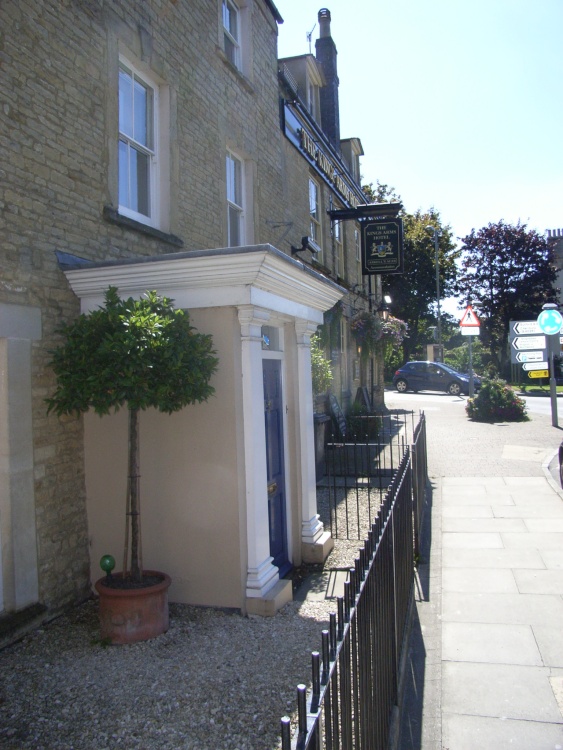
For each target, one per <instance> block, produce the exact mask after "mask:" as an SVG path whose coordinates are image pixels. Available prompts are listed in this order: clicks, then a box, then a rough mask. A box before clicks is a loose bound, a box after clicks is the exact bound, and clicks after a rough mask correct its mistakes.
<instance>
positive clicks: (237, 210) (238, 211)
mask: <svg viewBox="0 0 563 750" xmlns="http://www.w3.org/2000/svg"><path fill="white" fill-rule="evenodd" d="M237 166H238V167H239V177H240V184H239V186H238V187H239V190H240V195H239V196H237V195H236V188H237V185H236V168H237ZM233 168H234V172H233ZM225 177H226V188H227V189H226V194H227V247H240V246H241V245H244V244H245V242H246V231H245V229H246V226H245V225H246V211H245V200H246V195H245V186H246V180H245V167H244V161H243V160H242V159H241V158H240V157H239V156H237V154H235V153H234V152H233V151H230V150H227V154H226V159H225ZM233 177H234V181H233ZM233 188H234V191H233ZM232 215H236V216H237V218H238V233H239V237H238V241H236V242H235V238H233V237H232V235H231V216H232Z"/></svg>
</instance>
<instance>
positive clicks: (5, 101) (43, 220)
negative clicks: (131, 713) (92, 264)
mask: <svg viewBox="0 0 563 750" xmlns="http://www.w3.org/2000/svg"><path fill="white" fill-rule="evenodd" d="M244 5H245V7H244V12H245V14H246V20H247V24H248V26H247V28H248V42H249V45H248V46H249V49H250V56H249V57H248V58H245V59H246V62H247V64H246V68H245V69H244V72H243V73H240V72H239V71H237V70H236V69H235V68H234V67H233V66H232V65H231V64H230V63H229V62H228V60H227V58H226V57H225V55H224V53H223V51H222V48H221V44H222V38H223V31H222V26H221V3H220V2H219V0H191V1H190V3H176V2H173V0H147V1H146V2H142V3H131V2H128V1H126V0H99V1H97V2H96V1H94V0H91V1H90V0H87V1H84V2H75V1H74V0H56V1H55V0H44V1H41V0H4V2H2V3H1V4H0V29H1V31H0V48H1V50H2V52H1V55H2V58H1V70H2V83H1V84H0V85H1V89H2V107H1V109H0V146H1V148H2V152H3V159H2V164H1V165H0V177H1V180H0V201H1V203H0V205H1V207H2V214H1V219H0V221H1V224H0V229H1V233H2V235H1V236H2V243H1V246H0V247H1V250H0V252H1V255H2V258H1V261H2V262H1V268H0V303H4V304H7V305H17V306H23V307H24V308H25V307H30V308H39V309H40V310H41V339H40V340H38V341H34V342H33V349H32V394H31V400H32V414H33V436H32V439H33V459H34V476H35V509H36V536H37V547H38V574H39V599H40V601H41V602H42V603H44V604H45V605H46V606H47V607H48V609H49V611H50V612H54V611H56V610H57V609H58V608H60V607H62V606H64V605H66V604H68V603H70V602H73V601H77V600H80V599H81V598H83V597H84V596H85V595H87V593H88V551H87V548H88V538H87V533H88V532H87V522H86V513H85V489H84V473H83V462H84V457H83V427H82V420H81V419H80V418H75V417H65V418H60V419H59V418H58V417H56V416H55V415H53V414H51V415H47V413H46V409H45V403H44V399H45V397H46V396H47V395H49V394H50V393H51V392H52V389H53V386H54V381H53V376H52V373H51V371H50V369H49V367H48V360H49V350H50V349H51V348H52V347H53V346H54V345H55V344H57V343H58V341H59V340H60V339H59V337H58V334H57V327H58V326H59V324H60V323H62V322H64V321H68V320H70V319H72V318H73V317H74V316H75V315H76V314H77V313H78V311H79V306H78V301H77V299H76V297H75V296H74V294H73V293H72V292H71V291H70V288H69V286H68V284H67V282H66V279H65V276H64V274H63V273H62V271H61V269H60V268H59V265H58V263H57V258H56V255H55V252H56V251H60V252H65V253H71V254H74V255H77V256H80V257H82V258H85V259H88V260H94V261H101V260H106V259H121V258H126V257H137V256H153V255H159V254H162V253H170V252H175V251H178V250H191V249H199V248H208V247H224V246H225V245H226V244H227V225H226V193H225V152H226V149H227V147H229V148H231V149H233V150H235V151H236V152H237V153H238V154H239V155H240V156H241V157H242V158H243V159H245V160H246V166H247V169H248V171H249V173H250V175H251V176H252V177H253V181H254V190H253V194H254V201H253V203H252V205H250V206H248V209H249V214H250V215H251V216H252V223H251V226H250V227H249V234H250V235H251V237H249V238H248V239H249V241H251V242H271V243H273V244H275V243H276V240H277V239H278V238H279V236H278V233H277V232H278V230H277V229H274V228H273V227H274V225H275V224H276V223H277V221H278V219H279V217H280V205H281V204H282V203H283V189H282V180H281V172H282V169H283V167H284V164H283V158H282V150H281V133H280V128H279V110H278V85H277V65H276V43H277V25H276V23H275V20H274V18H273V17H272V14H271V11H270V10H268V8H267V6H266V4H265V3H263V1H262V0H248V3H245V4H244ZM120 52H125V53H126V54H128V55H130V56H132V57H133V58H134V59H135V60H136V61H137V62H138V64H139V65H140V66H141V67H143V69H146V70H148V71H150V72H151V74H153V75H154V76H156V77H157V79H158V81H159V82H160V83H161V87H162V91H163V94H165V95H166V98H167V99H168V101H169V111H170V126H169V144H168V149H169V150H168V153H167V158H168V159H169V162H170V169H169V177H168V180H167V186H166V189H167V190H168V191H169V196H170V200H169V202H168V203H167V206H166V207H165V208H166V211H165V218H164V220H163V222H162V226H161V227H159V229H161V230H162V233H161V234H159V233H154V232H153V233H150V232H147V231H144V230H143V229H142V227H132V226H131V225H124V224H120V223H115V221H111V220H109V219H111V218H112V216H113V218H115V209H117V125H118V120H117V117H118V106H117V73H118V58H119V53H120ZM8 439H9V436H8ZM0 512H1V511H0ZM4 515H6V513H5V514H4Z"/></svg>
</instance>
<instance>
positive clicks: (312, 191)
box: [309, 178, 322, 247]
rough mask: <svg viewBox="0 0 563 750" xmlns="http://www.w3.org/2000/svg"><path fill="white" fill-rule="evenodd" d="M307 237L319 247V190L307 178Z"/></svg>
mask: <svg viewBox="0 0 563 750" xmlns="http://www.w3.org/2000/svg"><path fill="white" fill-rule="evenodd" d="M309 215H310V229H309V235H310V237H311V239H312V240H314V241H315V242H316V243H317V245H319V246H321V247H322V245H321V190H320V187H319V184H318V182H316V181H315V180H313V179H312V178H309Z"/></svg>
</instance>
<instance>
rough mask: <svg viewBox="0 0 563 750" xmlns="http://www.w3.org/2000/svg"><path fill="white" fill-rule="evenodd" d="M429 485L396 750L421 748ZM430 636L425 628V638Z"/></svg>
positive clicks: (428, 547) (429, 508)
mask: <svg viewBox="0 0 563 750" xmlns="http://www.w3.org/2000/svg"><path fill="white" fill-rule="evenodd" d="M431 511H432V486H431V485H430V483H429V484H428V486H427V490H426V504H425V508H424V515H423V522H422V531H421V537H420V543H421V547H420V560H419V563H418V567H417V572H416V575H415V581H414V601H415V607H414V612H413V618H412V623H411V632H410V638H409V647H408V654H407V660H406V665H405V671H404V692H403V699H402V705H401V728H400V735H399V742H398V745H397V750H420V747H421V745H422V726H423V724H422V719H423V715H422V712H423V706H424V682H425V677H426V670H427V658H428V653H427V650H426V645H425V638H424V637H423V632H422V631H423V629H422V623H421V612H420V606H421V604H424V603H426V604H429V602H430V574H431V558H430V546H431V542H432V512H431ZM429 635H430V634H429V633H428V632H427V631H426V629H425V637H428V636H429Z"/></svg>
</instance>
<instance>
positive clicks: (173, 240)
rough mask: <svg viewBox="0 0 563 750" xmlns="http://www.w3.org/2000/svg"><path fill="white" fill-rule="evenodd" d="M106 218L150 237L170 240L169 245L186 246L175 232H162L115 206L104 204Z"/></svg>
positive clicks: (164, 240) (165, 240)
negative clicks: (126, 214)
mask: <svg viewBox="0 0 563 750" xmlns="http://www.w3.org/2000/svg"><path fill="white" fill-rule="evenodd" d="M103 215H104V219H105V220H106V221H109V222H110V223H111V224H117V225H118V226H120V227H125V228H126V229H133V230H134V231H136V232H141V233H142V234H147V235H149V237H155V238H156V239H157V240H162V242H168V244H169V245H175V246H176V247H184V241H183V240H182V239H180V237H176V235H175V234H169V233H167V232H162V231H161V230H160V229H156V228H155V227H150V226H149V225H148V224H143V223H142V222H140V221H135V219H130V218H129V217H128V216H122V215H121V214H120V213H119V211H117V210H116V209H115V208H113V206H104V214H103Z"/></svg>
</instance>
